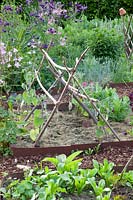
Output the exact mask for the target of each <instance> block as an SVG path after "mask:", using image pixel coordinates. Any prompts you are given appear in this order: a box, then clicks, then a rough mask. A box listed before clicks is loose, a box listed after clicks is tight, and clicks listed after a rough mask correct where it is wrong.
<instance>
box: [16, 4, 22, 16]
mask: <svg viewBox="0 0 133 200" xmlns="http://www.w3.org/2000/svg"><path fill="white" fill-rule="evenodd" d="M22 11H23V8H22V5H20V6H18V7H17V9H16V12H17V14H19V13H22Z"/></svg>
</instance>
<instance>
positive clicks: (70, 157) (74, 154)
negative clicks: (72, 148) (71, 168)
mask: <svg viewBox="0 0 133 200" xmlns="http://www.w3.org/2000/svg"><path fill="white" fill-rule="evenodd" d="M82 152H83V151H76V152H74V153H72V154H71V155H70V156H68V157H67V159H66V163H69V162H71V161H72V160H73V159H74V158H76V157H77V156H78V155H79V154H81V153H82Z"/></svg>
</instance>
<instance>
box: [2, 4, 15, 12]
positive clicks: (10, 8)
mask: <svg viewBox="0 0 133 200" xmlns="http://www.w3.org/2000/svg"><path fill="white" fill-rule="evenodd" d="M4 10H6V11H13V9H12V7H11V6H10V5H5V6H4Z"/></svg>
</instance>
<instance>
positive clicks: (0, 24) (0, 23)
mask: <svg viewBox="0 0 133 200" xmlns="http://www.w3.org/2000/svg"><path fill="white" fill-rule="evenodd" d="M2 25H4V22H3V20H2V19H1V18H0V26H2Z"/></svg>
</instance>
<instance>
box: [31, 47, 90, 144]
mask: <svg viewBox="0 0 133 200" xmlns="http://www.w3.org/2000/svg"><path fill="white" fill-rule="evenodd" d="M87 51H88V48H87V49H86V50H85V51H84V52H83V53H82V54H81V56H80V58H79V59H78V60H76V64H75V66H74V68H73V69H72V70H71V74H70V76H69V78H68V80H67V83H66V85H65V87H64V89H63V91H62V92H61V95H60V97H59V99H58V101H57V102H56V101H53V102H54V104H55V106H54V108H53V111H52V113H51V115H50V117H49V118H48V120H47V122H46V123H45V124H44V126H43V127H42V130H41V131H40V133H39V135H38V137H37V139H36V141H35V144H34V146H38V142H39V140H40V138H41V137H42V135H43V133H44V131H45V129H46V128H47V126H48V124H49V123H50V121H51V119H52V117H53V115H54V113H55V112H56V109H57V107H58V105H59V104H60V102H61V100H62V98H63V96H64V94H65V92H66V90H67V88H68V85H69V84H70V82H71V80H72V78H73V76H74V73H75V72H76V69H77V67H78V65H79V63H80V61H81V60H82V58H83V57H84V55H85V54H86V52H87ZM36 78H38V76H37V74H36ZM37 80H38V81H39V79H37ZM38 83H39V85H40V86H42V85H41V82H38ZM44 92H45V93H46V94H47V95H48V96H49V97H50V98H51V96H50V95H49V94H48V92H47V91H46V90H44ZM53 100H54V99H53Z"/></svg>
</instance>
